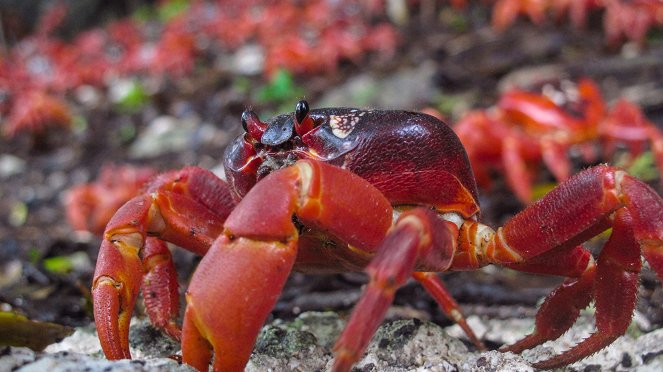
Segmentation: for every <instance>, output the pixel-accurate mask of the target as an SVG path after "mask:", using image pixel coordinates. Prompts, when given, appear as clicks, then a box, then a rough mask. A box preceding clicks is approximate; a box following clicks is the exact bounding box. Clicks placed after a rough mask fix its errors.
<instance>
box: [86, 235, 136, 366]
mask: <svg viewBox="0 0 663 372" xmlns="http://www.w3.org/2000/svg"><path fill="white" fill-rule="evenodd" d="M143 241H144V239H143V238H142V237H141V236H140V234H137V233H135V234H132V235H129V236H123V237H122V239H117V240H113V239H109V240H107V239H104V241H103V243H102V245H101V249H100V251H99V259H98V260H97V262H98V263H97V269H96V271H95V281H94V283H93V285H92V300H93V304H94V305H93V306H94V317H95V321H96V323H97V331H98V333H99V340H100V341H101V348H102V349H103V350H104V354H106V357H107V358H108V359H111V360H114V359H130V358H131V354H130V353H129V341H128V340H129V322H130V320H131V312H132V310H133V307H134V304H135V303H136V297H137V296H138V291H139V289H140V284H141V281H142V278H143V267H142V263H141V261H140V259H139V258H138V250H140V248H141V247H142V244H143Z"/></svg>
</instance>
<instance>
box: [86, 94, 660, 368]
mask: <svg viewBox="0 0 663 372" xmlns="http://www.w3.org/2000/svg"><path fill="white" fill-rule="evenodd" d="M525 102H526V103H527V101H525ZM242 124H243V128H244V130H245V133H244V134H242V135H240V136H239V137H238V138H236V139H235V140H234V141H233V142H232V143H231V145H230V146H228V147H227V149H226V152H225V160H224V167H225V173H226V177H227V183H226V182H224V181H222V180H221V179H219V178H217V177H216V176H215V175H213V174H212V173H211V172H209V171H207V170H204V169H201V168H197V167H187V168H184V169H181V170H175V171H170V172H168V173H165V174H163V175H160V176H158V177H157V178H155V179H154V180H153V181H152V182H150V184H149V185H148V187H147V188H146V190H145V192H144V193H142V194H139V195H138V196H136V197H134V198H133V199H131V200H129V201H128V202H127V203H126V204H125V205H124V206H123V207H121V208H120V209H119V210H118V211H117V213H116V214H115V215H114V216H113V217H112V218H111V220H110V222H109V223H108V225H107V226H106V230H105V231H104V235H103V242H102V245H101V248H100V251H99V257H98V259H97V265H96V270H95V274H94V279H93V283H92V294H93V300H94V314H95V322H96V325H97V330H98V335H99V338H100V341H101V345H102V348H103V350H104V353H105V354H106V356H107V357H108V358H109V359H123V358H130V357H131V355H130V351H129V340H128V336H129V323H130V320H131V314H132V312H133V307H134V304H135V303H136V300H137V296H138V292H139V291H140V289H141V287H142V289H143V295H144V296H145V297H146V299H145V301H146V308H147V311H148V313H150V312H151V313H152V314H153V315H150V317H151V319H153V321H155V323H156V324H157V326H159V327H160V328H162V329H164V330H165V331H166V332H167V333H168V334H170V335H171V336H172V337H174V338H176V339H180V338H181V341H182V355H183V361H184V362H185V363H187V364H190V365H192V366H194V367H195V368H197V369H199V370H207V369H208V368H209V364H210V361H211V360H212V357H214V358H213V366H214V369H215V370H216V371H240V370H243V368H244V366H245V365H246V363H247V361H248V360H249V357H250V355H251V351H252V349H253V345H254V343H255V341H256V337H257V336H258V333H259V331H260V329H261V327H262V325H263V324H264V322H265V320H266V319H267V317H268V316H269V314H270V312H271V310H272V307H273V306H274V305H275V303H276V301H277V299H278V297H279V294H280V293H281V291H282V289H283V286H284V284H285V282H286V279H287V278H288V276H289V273H290V272H291V271H292V270H298V271H302V272H307V273H331V272H348V271H361V270H364V271H365V272H366V273H367V274H368V277H369V282H368V284H367V285H366V288H365V290H364V293H363V295H362V297H361V299H360V300H359V302H358V303H357V305H356V306H355V309H354V311H353V313H352V315H351V317H350V319H349V320H348V323H347V325H346V328H345V330H344V331H343V333H342V334H341V336H340V337H339V339H338V341H337V343H336V346H335V348H334V351H335V363H334V367H333V370H334V371H349V370H350V369H351V367H352V365H353V364H354V363H356V362H357V361H358V360H359V359H360V358H361V356H362V355H363V351H364V350H365V348H366V346H367V345H368V342H369V341H370V339H371V337H372V336H373V334H374V332H375V331H376V329H377V327H378V326H379V324H380V323H381V321H382V319H383V318H384V316H385V314H386V312H387V309H388V308H389V306H390V304H391V302H392V301H393V299H394V296H395V292H396V290H397V289H398V288H399V287H401V286H402V285H404V284H405V282H406V281H407V280H408V279H409V278H414V279H415V280H416V281H418V282H419V283H420V284H421V285H422V286H423V287H424V288H425V289H426V291H427V292H428V293H429V294H430V295H431V296H432V297H433V298H434V299H435V300H436V302H437V303H438V304H439V306H440V309H441V310H442V311H443V312H444V313H445V314H446V315H447V316H448V317H449V318H450V319H452V320H454V321H455V322H457V323H458V324H459V325H460V326H461V327H462V328H463V329H464V331H465V332H466V333H467V334H468V336H469V337H470V339H471V340H472V341H473V343H474V344H475V345H476V347H477V348H483V344H482V343H481V341H480V340H479V339H478V338H477V337H476V336H475V335H474V333H473V331H472V329H471V328H470V327H469V326H468V325H467V322H466V321H465V319H464V317H463V315H462V314H461V311H460V307H459V306H458V304H457V303H456V302H455V301H454V300H453V298H452V297H451V296H450V295H449V292H448V290H447V289H446V288H445V286H444V284H443V283H442V281H441V279H440V278H439V277H438V276H437V274H436V273H437V272H444V271H450V270H475V269H478V268H480V267H483V266H485V265H489V264H499V265H503V266H506V267H509V268H512V269H514V270H519V271H524V272H531V273H540V274H548V275H559V276H563V277H566V278H567V279H566V281H565V282H564V283H563V284H562V285H561V286H560V287H559V288H557V289H556V290H554V291H553V292H552V293H551V294H550V295H549V296H548V297H547V299H546V300H545V301H544V303H543V305H542V306H541V308H540V310H539V313H538V314H537V317H536V326H535V329H534V331H533V332H532V333H531V334H530V335H528V336H526V337H524V338H523V339H522V340H520V341H518V342H517V343H515V344H513V345H510V346H506V347H504V348H503V349H502V350H503V351H513V352H521V351H522V350H524V349H529V348H532V347H535V346H537V345H540V344H542V343H544V342H546V341H548V340H553V339H556V338H558V337H559V336H561V335H562V334H563V333H564V332H566V331H567V330H568V329H569V328H570V327H571V326H572V325H573V324H574V322H575V320H576V319H577V317H578V316H579V311H580V309H582V308H584V307H586V306H587V305H588V304H589V303H590V302H591V301H592V300H595V302H596V308H597V311H596V314H597V315H596V327H597V332H596V333H594V334H592V335H591V336H590V337H589V338H587V339H585V340H583V341H581V342H580V343H579V344H578V345H576V346H574V347H573V348H571V349H569V350H567V351H565V352H563V353H561V354H559V355H556V356H552V357H551V358H550V359H548V360H544V361H539V362H537V363H536V364H535V366H536V367H537V368H553V367H557V366H562V365H566V364H569V363H572V362H574V361H576V360H579V359H582V358H584V357H586V356H588V355H591V354H593V353H594V352H596V351H598V350H600V349H602V348H603V347H605V346H607V345H609V344H611V343H612V342H613V341H614V340H615V339H617V338H618V337H619V336H620V335H622V334H623V333H624V332H625V331H626V328H627V326H628V325H629V323H630V320H631V317H632V314H633V311H634V308H635V302H636V297H637V288H638V276H639V272H640V268H641V255H643V256H644V257H645V259H646V260H647V261H648V262H649V264H650V265H651V267H652V269H653V270H655V271H656V273H657V274H658V276H659V277H662V276H663V200H662V199H661V198H660V196H659V195H658V194H657V193H656V192H655V191H654V190H653V189H651V188H650V187H649V186H648V185H646V184H644V183H643V182H641V181H639V180H638V179H637V178H635V177H633V176H631V175H629V174H628V173H626V172H625V171H623V170H620V169H617V168H613V167H608V166H597V167H594V168H590V169H586V170H584V171H582V172H580V173H579V174H577V175H575V176H573V177H571V178H570V179H568V180H567V181H565V182H563V183H561V184H560V185H559V186H558V187H557V188H555V189H554V190H552V191H551V192H550V193H548V194H547V195H546V196H545V197H544V198H543V199H541V200H540V201H539V202H537V203H535V204H533V205H531V206H529V207H527V208H526V209H525V210H524V211H522V212H521V213H519V214H518V215H516V216H515V217H514V218H513V219H511V220H510V221H508V222H507V223H506V224H505V225H504V226H503V227H500V228H499V229H497V230H493V229H492V228H490V227H489V226H486V225H485V224H482V223H480V222H479V220H478V219H479V205H478V198H477V194H478V191H477V188H476V183H475V179H474V177H473V174H472V170H471V168H470V164H469V161H468V158H467V155H466V153H465V150H464V148H463V145H462V144H461V142H460V141H459V139H458V137H457V136H456V135H455V134H454V132H453V130H452V129H451V128H449V127H448V126H447V125H445V124H444V123H443V122H441V121H439V120H437V119H435V118H434V117H432V116H429V115H426V114H422V113H415V112H408V111H382V110H361V109H351V108H326V109H317V110H309V106H308V103H307V102H306V101H300V102H299V103H298V104H297V106H296V109H295V111H294V112H291V113H288V114H283V115H279V116H277V117H275V118H273V119H271V120H269V121H267V122H263V121H261V120H260V119H259V118H258V116H257V115H256V114H255V113H254V112H253V111H251V110H247V111H245V112H244V114H243V115H242ZM610 228H612V230H611V236H610V239H609V240H608V241H607V243H606V244H605V246H604V248H603V250H602V251H601V253H600V255H599V257H598V259H597V260H595V259H594V258H593V257H592V255H591V252H590V251H589V250H588V249H586V248H584V247H583V246H582V245H579V244H581V243H583V242H584V241H586V240H588V239H590V238H591V237H593V236H595V235H597V234H599V233H601V232H603V231H605V230H607V229H610ZM164 240H165V241H170V242H173V243H175V244H177V245H179V246H181V247H183V248H186V249H188V250H190V251H192V252H195V253H198V254H200V255H203V256H204V257H203V258H202V260H201V262H200V264H199V266H198V267H197V269H196V272H195V274H194V275H193V277H192V279H191V282H190V284H189V287H188V289H187V293H186V301H187V308H186V313H185V315H184V324H183V327H182V331H181V333H180V331H179V328H178V326H177V324H176V320H177V317H178V316H177V312H178V303H179V301H178V290H177V280H176V277H175V274H174V272H175V267H174V262H173V259H172V256H171V254H170V252H169V251H168V249H167V248H166V247H165V245H164V243H163V241H164Z"/></svg>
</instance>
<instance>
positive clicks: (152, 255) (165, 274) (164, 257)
mask: <svg viewBox="0 0 663 372" xmlns="http://www.w3.org/2000/svg"><path fill="white" fill-rule="evenodd" d="M142 264H143V268H144V269H145V271H146V272H145V276H144V277H143V287H142V293H143V300H144V301H145V312H146V313H147V315H148V316H149V317H150V321H151V322H152V324H153V325H154V326H155V327H157V328H160V329H163V330H164V332H166V333H167V334H168V335H169V336H170V337H172V338H173V339H175V340H177V341H179V340H181V339H182V334H181V332H180V329H179V327H178V326H177V315H178V314H179V310H180V295H179V291H178V285H177V271H176V269H175V264H174V263H173V256H172V254H171V253H170V250H168V246H167V245H166V243H165V242H164V241H162V240H159V239H157V238H154V237H149V238H147V239H145V247H144V248H143V259H142Z"/></svg>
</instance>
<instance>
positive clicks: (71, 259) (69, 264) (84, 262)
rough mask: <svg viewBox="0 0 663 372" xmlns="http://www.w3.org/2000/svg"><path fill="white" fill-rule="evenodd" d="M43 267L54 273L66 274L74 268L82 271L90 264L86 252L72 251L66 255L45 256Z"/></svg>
mask: <svg viewBox="0 0 663 372" xmlns="http://www.w3.org/2000/svg"><path fill="white" fill-rule="evenodd" d="M42 264H43V266H44V269H46V270H48V271H50V272H52V273H54V274H67V273H69V272H71V271H74V270H77V269H78V270H79V271H82V270H84V269H87V268H88V266H89V265H90V260H89V256H88V255H87V253H86V252H82V251H79V252H74V253H72V254H70V255H67V256H55V257H48V258H45V259H44V261H43V263H42Z"/></svg>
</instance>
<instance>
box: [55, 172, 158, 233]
mask: <svg viewBox="0 0 663 372" xmlns="http://www.w3.org/2000/svg"><path fill="white" fill-rule="evenodd" d="M156 175H157V172H156V171H155V170H154V169H152V168H149V167H135V166H132V165H121V166H115V165H106V166H104V167H103V168H102V169H101V172H100V174H99V178H98V179H97V180H96V181H94V182H91V183H86V184H84V185H78V186H75V187H73V188H72V189H71V190H69V192H68V193H67V196H66V200H65V210H66V214H67V220H69V224H70V225H71V226H72V227H73V228H74V229H75V230H81V231H89V232H91V233H93V234H101V233H103V232H104V229H105V228H106V224H108V221H110V219H111V217H113V215H114V214H115V212H116V211H117V210H118V209H120V207H121V206H122V205H124V203H126V202H127V201H129V199H131V198H133V197H134V196H136V195H138V194H139V193H140V191H141V190H142V189H143V188H144V187H145V185H146V183H147V182H148V181H149V180H150V179H151V178H153V177H154V176H156Z"/></svg>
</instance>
